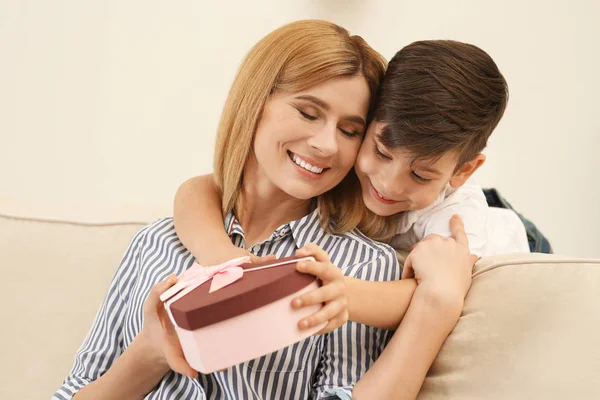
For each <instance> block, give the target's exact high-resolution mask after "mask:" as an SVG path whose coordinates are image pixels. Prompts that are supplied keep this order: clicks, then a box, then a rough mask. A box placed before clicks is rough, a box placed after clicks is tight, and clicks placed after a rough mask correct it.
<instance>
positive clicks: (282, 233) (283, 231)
mask: <svg viewBox="0 0 600 400" xmlns="http://www.w3.org/2000/svg"><path fill="white" fill-rule="evenodd" d="M286 233H287V231H286V230H285V229H283V230H282V231H281V232H279V236H285V234H286Z"/></svg>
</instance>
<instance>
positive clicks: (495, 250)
mask: <svg viewBox="0 0 600 400" xmlns="http://www.w3.org/2000/svg"><path fill="white" fill-rule="evenodd" d="M454 214H458V215H460V217H461V218H462V220H463V222H464V225H465V232H466V233H467V237H468V239H469V248H470V249H471V253H472V254H474V255H476V256H478V257H483V256H493V255H498V254H510V253H529V245H528V243H527V234H526V232H525V226H524V225H523V223H522V222H521V220H520V219H519V217H518V216H517V214H516V213H515V212H514V211H512V210H508V209H502V208H493V207H488V205H487V201H486V199H485V195H484V194H483V190H481V187H480V186H479V185H477V184H476V183H475V182H474V181H473V180H472V179H470V180H469V181H467V182H466V183H465V184H464V185H463V186H461V187H460V188H458V189H454V188H452V187H451V186H450V185H447V186H446V188H445V189H444V190H443V191H442V192H441V193H440V195H439V196H438V198H437V199H436V200H435V201H434V202H433V203H432V204H431V205H430V206H429V207H426V208H424V209H422V210H415V211H406V212H404V213H403V215H402V217H401V219H400V221H399V222H398V229H397V231H396V232H397V233H396V235H395V236H394V237H392V238H391V239H390V244H391V245H392V246H393V247H394V248H396V249H397V250H409V249H410V248H411V247H412V246H414V245H415V244H417V243H418V242H419V241H420V240H421V239H423V238H424V237H426V236H428V235H430V234H437V235H440V236H444V237H450V236H452V234H451V232H450V218H451V217H452V216H453V215H454Z"/></svg>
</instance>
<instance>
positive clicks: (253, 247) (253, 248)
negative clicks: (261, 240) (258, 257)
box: [250, 245, 260, 253]
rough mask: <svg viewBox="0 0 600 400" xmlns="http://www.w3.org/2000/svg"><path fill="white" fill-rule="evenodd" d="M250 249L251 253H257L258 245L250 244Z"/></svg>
mask: <svg viewBox="0 0 600 400" xmlns="http://www.w3.org/2000/svg"><path fill="white" fill-rule="evenodd" d="M250 250H251V251H252V252H253V253H258V251H259V250H260V246H259V245H255V246H252V248H251V249H250Z"/></svg>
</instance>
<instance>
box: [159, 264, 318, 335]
mask: <svg viewBox="0 0 600 400" xmlns="http://www.w3.org/2000/svg"><path fill="white" fill-rule="evenodd" d="M305 259H306V258H302V259H300V258H298V257H287V258H281V259H278V260H274V261H269V262H265V263H260V264H258V263H257V264H251V263H247V264H241V265H240V267H242V268H243V269H244V274H243V276H242V277H241V278H240V279H239V280H237V281H235V282H234V283H232V284H230V285H228V286H225V287H223V288H221V289H219V290H217V291H214V292H212V293H209V290H210V286H211V281H210V280H208V281H207V282H204V283H203V284H201V285H200V286H198V287H196V288H195V289H193V290H192V291H190V292H189V293H187V294H185V295H184V296H182V297H181V298H179V299H177V300H175V301H173V302H172V303H171V304H170V311H171V314H172V316H173V319H174V320H175V322H176V323H177V325H178V326H179V327H180V328H182V329H186V330H196V329H199V328H202V327H205V326H208V325H212V324H215V323H217V322H221V321H224V320H227V319H229V318H233V317H235V316H237V315H241V314H244V313H246V312H249V311H252V310H254V309H257V308H259V307H262V306H264V305H267V304H270V303H273V302H275V301H277V300H279V299H281V298H283V297H286V296H289V295H290V294H292V293H295V292H297V291H299V290H300V289H303V288H305V287H306V286H308V285H310V284H311V283H313V282H315V280H316V279H317V278H316V277H315V276H314V275H309V274H304V273H301V272H298V271H297V270H296V264H297V262H298V261H299V260H305ZM310 259H312V258H310ZM259 267H269V268H262V269H257V268H259ZM249 269H252V271H248V272H246V270H249ZM255 269H257V270H255Z"/></svg>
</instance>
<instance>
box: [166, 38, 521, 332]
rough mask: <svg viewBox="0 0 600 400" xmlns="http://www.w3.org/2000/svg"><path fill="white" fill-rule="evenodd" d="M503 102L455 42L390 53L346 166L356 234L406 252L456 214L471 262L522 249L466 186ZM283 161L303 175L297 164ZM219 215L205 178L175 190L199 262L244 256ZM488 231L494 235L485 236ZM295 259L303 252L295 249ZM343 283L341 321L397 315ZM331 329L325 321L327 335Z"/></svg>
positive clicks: (517, 234) (360, 288)
mask: <svg viewBox="0 0 600 400" xmlns="http://www.w3.org/2000/svg"><path fill="white" fill-rule="evenodd" d="M507 101H508V87H507V84H506V81H505V80H504V77H503V76H502V74H501V73H500V71H499V70H498V68H497V66H496V64H495V63H494V61H493V60H492V59H491V58H490V57H489V55H488V54H487V53H485V52H484V51H482V50H481V49H479V48H478V47H475V46H472V45H469V44H465V43H460V42H455V41H421V42H415V43H413V44H411V45H409V46H407V47H405V48H403V49H402V50H400V51H399V52H398V53H397V54H396V55H395V56H394V58H393V59H392V60H391V61H390V63H389V65H388V70H387V72H386V75H385V78H384V80H383V83H382V84H381V87H380V89H379V94H378V100H377V105H376V107H375V110H374V112H373V121H372V122H371V124H370V125H369V127H368V130H367V133H366V137H365V139H364V141H363V143H362V147H361V149H360V152H359V155H358V158H357V161H356V164H355V172H356V175H357V176H358V179H359V181H360V184H361V187H362V197H363V201H364V203H365V205H366V206H367V208H368V209H369V210H370V211H371V212H372V213H374V214H375V215H374V216H372V217H371V218H370V221H369V218H366V219H365V220H366V222H365V223H364V224H363V227H362V229H363V232H365V233H366V234H367V235H369V236H371V237H374V238H383V237H386V236H388V237H389V236H391V237H389V243H390V244H391V245H392V246H393V247H395V248H396V249H398V250H410V249H411V248H413V247H414V246H415V245H416V244H417V243H418V242H419V241H420V240H422V239H423V238H424V237H426V236H428V235H430V234H437V235H440V236H444V237H450V236H451V233H450V225H449V221H450V218H451V217H452V215H454V214H459V215H460V216H461V218H462V220H463V222H464V226H465V231H466V233H467V236H468V240H469V247H470V249H471V253H472V254H473V255H475V256H477V257H481V256H483V255H491V254H499V253H505V252H527V251H528V247H527V240H526V237H525V229H524V227H523V225H522V223H521V222H520V220H519V219H518V218H517V217H516V216H515V217H514V218H513V219H510V218H508V219H507V218H506V217H505V216H504V217H501V219H502V218H503V219H502V220H499V219H498V218H497V217H495V216H494V215H492V214H491V213H490V209H488V206H487V203H486V199H485V196H484V194H483V192H482V190H481V188H479V187H478V186H477V185H475V184H474V183H473V182H472V181H471V180H470V178H471V176H472V174H473V173H474V172H475V171H476V170H477V169H478V168H479V167H480V166H481V165H482V164H483V163H484V161H485V156H484V155H483V154H481V151H482V150H483V149H484V148H485V146H486V144H487V140H488V138H489V136H490V135H491V133H492V131H493V130H494V128H495V127H496V125H497V124H498V122H499V121H500V119H501V118H502V115H503V113H504V110H505V108H506V104H507ZM293 162H296V163H297V164H299V165H301V166H303V167H306V168H305V169H307V170H310V169H311V168H310V165H308V166H307V165H306V163H304V162H303V161H302V160H293ZM303 163H304V165H302V164H303ZM312 173H317V172H312ZM220 208H221V207H220V202H219V197H218V194H217V190H216V188H215V187H214V184H213V182H212V179H211V177H210V176H204V177H198V178H194V179H192V180H190V181H188V182H186V183H185V184H184V185H182V187H181V188H180V189H179V191H178V194H177V197H176V202H175V224H176V228H177V232H178V235H179V237H180V239H181V241H182V242H183V243H184V244H185V245H186V247H188V249H189V250H190V251H191V252H192V253H193V254H194V255H195V256H196V257H197V259H198V261H199V262H200V263H201V264H203V265H212V264H216V263H220V262H223V261H225V260H228V259H231V258H233V257H237V256H240V255H244V254H243V253H245V254H246V255H247V252H245V251H244V250H243V249H239V248H237V247H235V246H233V245H232V244H231V242H230V241H229V238H228V236H227V235H226V234H224V231H223V219H222V215H221V213H220V212H219V209H220ZM377 216H379V217H377ZM380 217H385V219H382V218H380ZM489 217H492V218H489ZM507 222H508V224H507ZM494 225H495V226H494ZM491 228H496V229H491ZM498 228H501V229H498ZM495 231H496V232H498V231H500V233H501V234H496V235H494V232H495ZM386 233H392V235H389V234H386ZM490 234H491V235H490ZM506 237H509V238H511V240H509V241H507V240H506V239H505V238H506ZM513 238H516V239H513ZM300 253H301V254H302V255H305V254H308V252H307V251H305V250H303V251H301V252H300ZM331 267H332V268H337V267H335V266H331ZM326 270H327V268H325V269H323V268H321V269H316V268H312V269H311V268H310V267H309V266H305V269H304V270H303V271H304V272H310V273H313V274H315V275H317V276H319V277H320V278H321V279H322V280H323V281H324V283H326V284H327V283H328V282H327V279H325V278H324V276H325V275H327V273H326ZM405 272H406V271H405ZM363 282H364V283H363ZM346 284H347V288H348V293H347V298H348V310H349V312H350V319H352V320H354V321H356V322H361V323H365V324H371V325H375V326H378V327H381V328H389V327H394V326H395V325H397V323H398V322H399V320H400V319H401V318H402V316H403V313H404V311H405V310H406V308H405V307H407V305H406V304H404V305H402V306H400V305H398V307H397V308H396V307H387V308H385V309H383V310H381V309H378V310H375V308H377V307H373V303H371V302H369V301H365V299H372V298H374V296H375V297H377V296H379V298H381V299H382V300H381V302H380V304H381V303H385V301H384V300H383V299H384V298H387V299H389V297H386V296H387V295H386V294H385V293H384V292H385V290H381V289H382V288H383V287H384V286H382V285H386V284H389V283H375V284H373V283H367V282H365V281H360V282H356V280H352V279H350V278H346ZM386 287H389V285H387V286H386ZM321 289H323V288H321ZM321 289H319V290H321ZM323 293H324V291H323ZM336 293H337V294H336ZM336 296H343V294H341V293H339V292H333V291H330V292H329V293H328V294H324V295H322V296H321V295H319V296H316V295H315V296H312V297H311V296H304V297H302V298H300V299H299V301H298V302H297V303H295V305H296V306H298V305H307V304H311V303H316V302H327V301H333V300H334V299H335V298H336ZM353 299H354V301H353ZM357 299H360V301H359V300H357ZM323 316H324V314H323V313H321V314H320V315H319V316H318V317H319V318H314V319H310V320H308V321H301V324H300V326H301V327H306V326H312V325H313V324H314V325H316V324H318V323H319V322H321V320H319V319H322V318H323ZM328 317H329V318H328V319H331V317H332V316H331V315H329V316H328ZM342 319H343V318H342ZM338 320H339V318H338ZM342 322H343V321H342ZM303 323H307V324H306V325H303ZM335 327H336V324H330V325H329V326H328V329H332V328H335Z"/></svg>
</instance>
